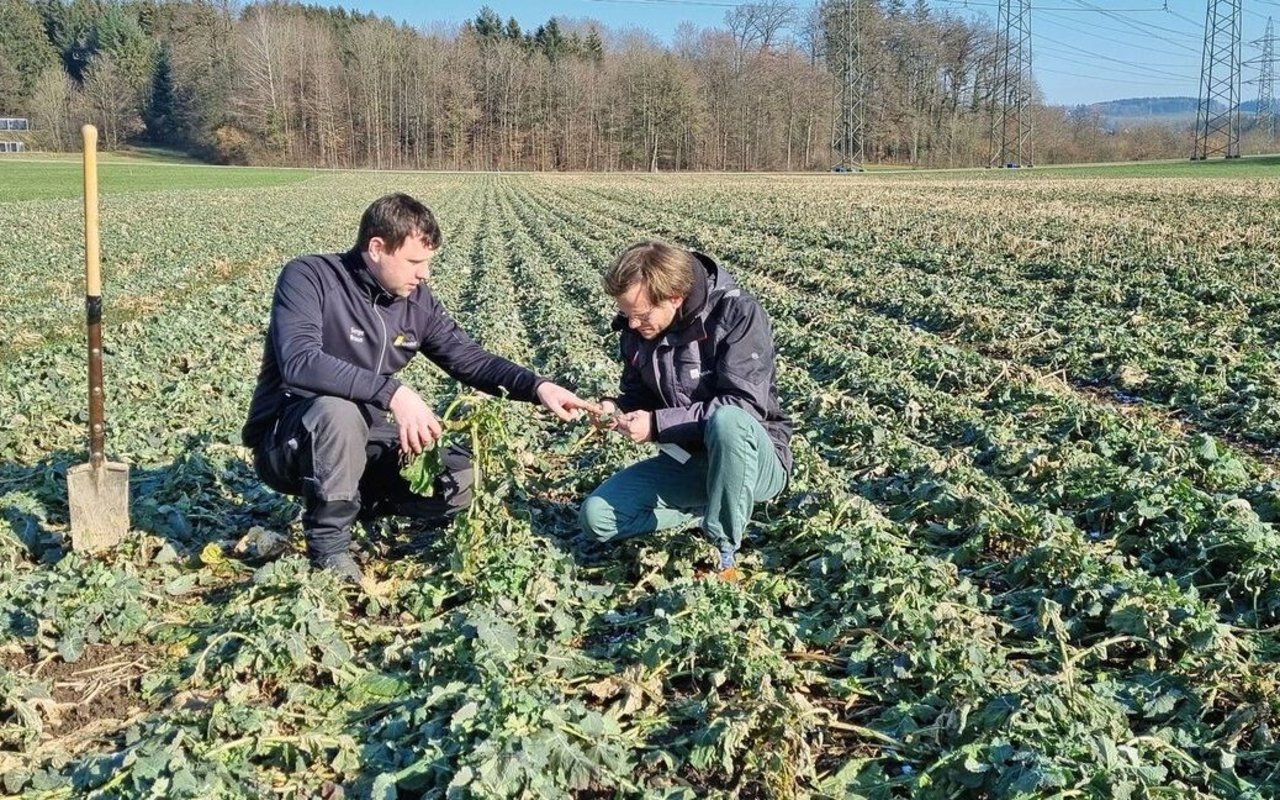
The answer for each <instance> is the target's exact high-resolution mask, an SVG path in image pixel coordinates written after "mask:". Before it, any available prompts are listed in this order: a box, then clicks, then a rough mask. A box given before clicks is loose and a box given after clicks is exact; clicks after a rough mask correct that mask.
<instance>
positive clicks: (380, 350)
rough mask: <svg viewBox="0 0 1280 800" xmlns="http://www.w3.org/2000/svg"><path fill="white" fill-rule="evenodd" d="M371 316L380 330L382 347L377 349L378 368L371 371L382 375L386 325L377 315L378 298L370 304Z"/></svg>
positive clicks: (379, 315)
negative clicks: (374, 318)
mask: <svg viewBox="0 0 1280 800" xmlns="http://www.w3.org/2000/svg"><path fill="white" fill-rule="evenodd" d="M372 308H373V315H374V316H375V317H377V318H378V327H380V328H382V347H380V348H378V368H377V369H375V370H374V371H373V373H374V374H375V375H382V362H383V360H384V359H385V358H386V357H387V323H386V320H384V319H383V318H382V315H381V314H379V313H378V298H377V297H374V298H373V303H372Z"/></svg>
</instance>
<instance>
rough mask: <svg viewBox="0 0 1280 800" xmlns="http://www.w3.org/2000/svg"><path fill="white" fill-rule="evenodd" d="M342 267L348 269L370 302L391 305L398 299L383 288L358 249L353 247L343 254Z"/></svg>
mask: <svg viewBox="0 0 1280 800" xmlns="http://www.w3.org/2000/svg"><path fill="white" fill-rule="evenodd" d="M342 265H343V266H344V267H346V269H347V272H349V273H351V278H352V280H354V281H355V282H356V285H357V286H359V287H360V288H361V289H362V290H363V291H364V293H365V296H366V297H368V298H369V299H370V300H374V301H377V302H381V303H390V302H392V301H394V300H395V299H396V298H394V297H392V296H391V294H390V293H389V292H387V290H386V289H383V288H382V284H380V283H378V279H377V278H375V277H373V273H372V272H370V271H369V265H368V264H365V263H364V255H363V254H362V253H361V252H360V251H359V250H357V249H356V248H354V247H353V248H351V249H350V250H348V251H347V252H345V253H343V254H342Z"/></svg>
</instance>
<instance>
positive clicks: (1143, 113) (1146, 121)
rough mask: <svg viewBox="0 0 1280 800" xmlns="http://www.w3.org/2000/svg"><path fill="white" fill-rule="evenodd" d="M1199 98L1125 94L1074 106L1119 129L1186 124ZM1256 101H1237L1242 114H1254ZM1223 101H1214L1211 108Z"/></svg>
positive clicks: (1190, 123) (1189, 123)
mask: <svg viewBox="0 0 1280 800" xmlns="http://www.w3.org/2000/svg"><path fill="white" fill-rule="evenodd" d="M1199 104H1200V101H1199V99H1198V98H1195V97H1128V98H1125V99H1123V100H1107V101H1105V102H1102V103H1091V104H1089V105H1082V106H1077V107H1076V108H1077V109H1080V110H1085V111H1088V112H1091V113H1095V114H1098V115H1099V116H1101V117H1102V119H1103V121H1104V122H1105V123H1106V125H1107V127H1108V128H1111V129H1112V130H1118V129H1121V128H1128V127H1133V126H1136V125H1152V124H1155V125H1168V126H1169V127H1172V128H1187V127H1191V126H1194V125H1195V123H1196V109H1197V107H1198V106H1199ZM1257 107H1258V101H1257V100H1256V99H1255V100H1249V101H1247V102H1244V103H1241V104H1240V113H1241V115H1242V116H1248V115H1250V114H1253V113H1254V111H1255V110H1256V109H1257ZM1221 109H1222V105H1221V104H1219V103H1215V104H1214V111H1220V110H1221Z"/></svg>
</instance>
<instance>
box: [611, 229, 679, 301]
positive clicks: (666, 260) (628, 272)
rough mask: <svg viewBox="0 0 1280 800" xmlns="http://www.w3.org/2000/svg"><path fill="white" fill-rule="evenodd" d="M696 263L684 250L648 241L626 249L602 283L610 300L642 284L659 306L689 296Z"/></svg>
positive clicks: (651, 240)
mask: <svg viewBox="0 0 1280 800" xmlns="http://www.w3.org/2000/svg"><path fill="white" fill-rule="evenodd" d="M695 261H696V259H695V258H694V255H693V253H690V252H689V251H688V250H685V249H684V248H683V247H676V246H675V245H671V244H667V243H666V242H659V241H657V240H653V239H648V240H645V241H643V242H637V243H636V244H633V245H631V246H630V247H628V248H627V249H626V250H623V251H622V255H620V256H618V260H617V261H614V262H613V265H612V266H610V267H609V268H608V269H607V270H605V273H604V278H603V279H602V283H604V290H605V291H606V292H608V293H609V295H610V296H611V297H621V296H622V295H623V294H624V293H625V292H626V291H627V290H628V289H630V288H631V287H632V286H634V285H635V284H637V283H640V284H643V285H644V286H645V288H647V289H648V291H649V302H650V303H652V304H654V305H657V304H658V303H661V302H662V301H664V300H666V299H667V298H669V297H688V296H689V292H690V291H692V289H693V268H694V266H695V263H694V262H695Z"/></svg>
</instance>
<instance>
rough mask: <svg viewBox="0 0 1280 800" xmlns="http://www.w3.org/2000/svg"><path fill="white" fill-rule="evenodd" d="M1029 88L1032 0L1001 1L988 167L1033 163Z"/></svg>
mask: <svg viewBox="0 0 1280 800" xmlns="http://www.w3.org/2000/svg"><path fill="white" fill-rule="evenodd" d="M1031 87H1032V83H1031V0H1000V14H999V19H998V24H997V26H996V64H995V82H994V85H993V92H992V98H991V99H992V103H991V161H990V166H993V167H1004V166H1019V167H1029V166H1031V165H1032V163H1033V154H1032V150H1031V134H1032V123H1031Z"/></svg>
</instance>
